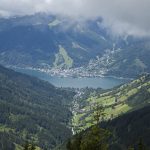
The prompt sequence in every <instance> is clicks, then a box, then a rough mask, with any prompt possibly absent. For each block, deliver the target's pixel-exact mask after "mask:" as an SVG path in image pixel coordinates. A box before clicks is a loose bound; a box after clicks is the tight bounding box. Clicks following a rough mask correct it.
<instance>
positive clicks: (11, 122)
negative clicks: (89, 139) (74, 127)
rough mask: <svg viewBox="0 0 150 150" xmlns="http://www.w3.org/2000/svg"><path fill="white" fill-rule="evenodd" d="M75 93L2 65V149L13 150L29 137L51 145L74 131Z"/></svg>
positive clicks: (32, 140)
mask: <svg viewBox="0 0 150 150" xmlns="http://www.w3.org/2000/svg"><path fill="white" fill-rule="evenodd" d="M73 95H74V93H73V92H71V91H65V90H63V89H57V88H55V87H54V86H53V85H51V84H49V83H47V82H45V81H41V80H39V79H37V78H33V77H30V76H27V75H23V74H20V73H16V72H14V71H12V70H8V69H6V68H3V67H2V66H0V139H2V140H0V149H4V146H6V149H11V150H13V149H15V147H16V146H15V144H19V145H22V144H24V142H25V141H27V140H28V141H29V142H34V143H35V144H36V145H37V146H39V147H41V148H48V149H50V148H53V147H55V146H56V145H57V144H60V143H61V142H63V141H64V140H65V139H67V138H68V137H69V136H70V135H71V131H70V129H69V128H68V127H67V124H68V122H69V119H70V117H71V112H70V111H69V109H68V105H69V103H70V102H71V100H72V98H73ZM7 143H9V144H7ZM9 147H11V148H9Z"/></svg>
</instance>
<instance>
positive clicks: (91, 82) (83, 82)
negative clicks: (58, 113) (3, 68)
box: [15, 68, 129, 89]
mask: <svg viewBox="0 0 150 150" xmlns="http://www.w3.org/2000/svg"><path fill="white" fill-rule="evenodd" d="M15 70H16V71H18V72H21V73H24V74H28V75H31V76H35V77H38V78H40V79H42V80H45V81H48V82H49V83H51V84H53V85H55V86H56V87H73V88H84V87H92V88H103V89H110V88H113V87H115V86H118V85H120V84H123V83H126V82H128V81H129V80H128V79H122V78H121V79H120V78H114V77H92V78H91V77H90V78H89V77H83V78H73V77H58V76H50V75H48V74H46V73H43V72H39V71H36V70H31V69H18V68H17V69H15Z"/></svg>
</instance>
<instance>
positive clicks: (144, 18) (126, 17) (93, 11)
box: [0, 0, 150, 36]
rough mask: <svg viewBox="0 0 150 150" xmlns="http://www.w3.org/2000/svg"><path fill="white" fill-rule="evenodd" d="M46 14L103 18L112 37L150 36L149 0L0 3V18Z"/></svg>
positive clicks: (19, 0) (18, 0)
mask: <svg viewBox="0 0 150 150" xmlns="http://www.w3.org/2000/svg"><path fill="white" fill-rule="evenodd" d="M37 12H48V13H53V14H57V15H61V16H67V17H70V18H71V19H81V18H84V19H93V18H96V17H102V18H103V19H104V25H105V26H106V27H109V28H111V29H112V31H113V32H114V33H115V34H131V35H135V36H147V35H150V0H0V15H1V16H13V15H26V14H33V13H37Z"/></svg>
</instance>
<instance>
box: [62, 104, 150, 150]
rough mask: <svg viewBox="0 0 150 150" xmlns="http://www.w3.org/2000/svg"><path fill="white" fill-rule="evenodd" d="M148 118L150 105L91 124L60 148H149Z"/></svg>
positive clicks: (71, 149)
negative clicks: (96, 124) (94, 124)
mask: <svg viewBox="0 0 150 150" xmlns="http://www.w3.org/2000/svg"><path fill="white" fill-rule="evenodd" d="M149 118H150V105H148V106H146V107H144V108H142V109H139V110H136V111H133V112H130V113H127V114H125V115H122V116H120V117H118V118H116V119H113V120H109V121H107V122H103V123H101V124H99V125H98V126H93V127H91V128H89V129H87V130H85V131H83V132H81V133H79V134H77V135H75V136H73V137H72V138H71V139H70V140H69V141H68V142H67V143H65V144H64V145H62V146H61V149H62V150H66V149H67V150H76V149H77V150H91V149H94V150H99V149H101V150H108V149H109V150H127V149H128V150H140V149H142V150H149V149H150V130H149V127H150V119H149ZM98 135H99V136H98ZM102 145H103V146H102ZM90 147H92V148H90Z"/></svg>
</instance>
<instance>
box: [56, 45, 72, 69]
mask: <svg viewBox="0 0 150 150" xmlns="http://www.w3.org/2000/svg"><path fill="white" fill-rule="evenodd" d="M53 65H54V67H55V68H65V69H69V68H71V67H72V66H73V60H72V58H71V57H70V56H69V55H68V53H67V51H66V50H65V49H64V48H63V47H62V46H61V45H59V53H58V54H56V55H55V62H54V63H53Z"/></svg>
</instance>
